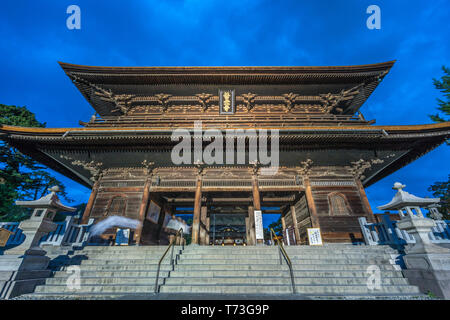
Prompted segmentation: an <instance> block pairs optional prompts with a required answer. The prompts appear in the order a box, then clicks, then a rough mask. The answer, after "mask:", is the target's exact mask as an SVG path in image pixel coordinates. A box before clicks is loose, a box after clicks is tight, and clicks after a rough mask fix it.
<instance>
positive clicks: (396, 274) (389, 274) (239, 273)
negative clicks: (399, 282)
mask: <svg viewBox="0 0 450 320" xmlns="http://www.w3.org/2000/svg"><path fill="white" fill-rule="evenodd" d="M72 274H73V273H72V272H66V271H57V272H55V273H54V275H53V277H54V278H67V277H69V276H71V275H72ZM168 275H169V272H168V271H162V270H161V271H160V276H161V277H167V276H168ZM170 275H171V277H200V276H201V277H286V276H289V271H288V270H283V271H280V270H252V271H248V270H234V271H204V270H201V271H179V270H178V271H171V272H170ZM80 276H81V277H118V278H122V277H144V278H145V277H156V270H155V271H132V270H131V271H97V270H84V269H83V270H81V272H80ZM294 276H295V277H298V278H302V277H307V278H319V277H335V278H338V277H344V278H347V277H354V278H367V277H368V273H367V272H365V271H294ZM380 276H381V278H403V275H402V272H401V271H381V272H380Z"/></svg>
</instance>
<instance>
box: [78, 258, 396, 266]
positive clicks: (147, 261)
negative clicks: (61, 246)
mask: <svg viewBox="0 0 450 320" xmlns="http://www.w3.org/2000/svg"><path fill="white" fill-rule="evenodd" d="M159 260H160V259H157V258H144V259H98V258H97V257H95V258H93V259H88V260H79V261H80V263H81V265H91V264H104V265H112V264H158V263H159ZM73 261H74V260H73ZM279 261H280V259H279V258H278V257H277V258H272V259H263V258H254V257H246V258H241V259H239V258H236V257H234V256H231V257H226V258H222V259H187V258H184V257H183V258H182V259H180V260H179V261H178V264H252V265H256V264H279ZM282 261H283V263H284V259H282ZM291 262H292V264H293V265H295V264H365V263H368V264H377V265H378V264H389V263H390V261H389V259H382V258H381V259H379V258H371V259H344V258H342V259H298V258H291ZM161 264H170V257H167V258H165V259H164V260H163V261H162V262H161Z"/></svg>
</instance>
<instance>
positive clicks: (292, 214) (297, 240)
mask: <svg viewBox="0 0 450 320" xmlns="http://www.w3.org/2000/svg"><path fill="white" fill-rule="evenodd" d="M291 216H292V223H293V224H294V233H295V242H296V243H297V244H301V242H300V230H298V224H297V215H296V214H295V206H291Z"/></svg>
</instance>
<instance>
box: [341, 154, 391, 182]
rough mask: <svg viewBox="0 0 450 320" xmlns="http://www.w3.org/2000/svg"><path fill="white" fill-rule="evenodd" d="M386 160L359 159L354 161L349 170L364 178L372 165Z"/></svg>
mask: <svg viewBox="0 0 450 320" xmlns="http://www.w3.org/2000/svg"><path fill="white" fill-rule="evenodd" d="M383 162H384V160H382V159H370V160H364V159H359V160H358V161H352V162H351V164H352V166H351V167H350V169H349V171H350V173H351V174H352V175H353V176H354V177H355V178H356V179H359V180H364V179H365V178H366V177H365V176H364V172H365V171H366V170H367V169H370V168H371V167H372V165H374V164H379V163H383Z"/></svg>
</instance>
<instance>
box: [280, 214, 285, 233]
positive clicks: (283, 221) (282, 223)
mask: <svg viewBox="0 0 450 320" xmlns="http://www.w3.org/2000/svg"><path fill="white" fill-rule="evenodd" d="M281 227H282V228H283V231H284V230H286V220H285V219H284V216H283V215H281Z"/></svg>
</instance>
